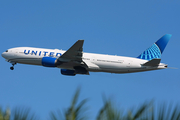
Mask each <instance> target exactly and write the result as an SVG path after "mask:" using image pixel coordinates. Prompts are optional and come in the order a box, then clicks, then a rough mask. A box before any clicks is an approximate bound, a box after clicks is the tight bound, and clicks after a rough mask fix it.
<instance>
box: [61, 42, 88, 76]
mask: <svg viewBox="0 0 180 120" xmlns="http://www.w3.org/2000/svg"><path fill="white" fill-rule="evenodd" d="M83 43H84V40H78V41H77V42H76V43H75V44H74V45H73V46H72V47H71V48H69V49H68V50H67V51H66V52H65V53H64V54H63V55H61V56H60V57H59V58H58V61H59V62H60V64H70V65H71V66H72V67H73V68H74V69H75V72H76V74H87V75H89V71H87V70H86V68H87V65H86V63H85V62H83V60H82V56H83Z"/></svg>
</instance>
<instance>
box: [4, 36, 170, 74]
mask: <svg viewBox="0 0 180 120" xmlns="http://www.w3.org/2000/svg"><path fill="white" fill-rule="evenodd" d="M171 36H172V35H171V34H166V35H164V36H163V37H161V38H160V39H159V40H158V41H157V42H155V43H154V44H153V45H152V46H151V47H149V48H148V49H147V50H145V51H144V52H143V53H142V54H140V55H139V56H138V57H136V58H134V57H124V56H114V55H104V54H94V53H86V52H83V43H84V40H78V41H77V42H76V43H75V44H74V45H73V46H72V47H70V48H69V49H68V50H67V51H64V50H59V49H43V48H34V47H16V48H11V49H8V50H6V51H5V52H3V53H2V57H4V58H5V59H6V61H7V62H9V63H11V64H12V67H10V69H11V70H13V69H14V65H15V64H16V63H22V64H30V65H40V66H44V67H54V68H61V74H63V75H69V76H75V75H76V74H84V75H89V72H108V73H132V72H143V71H150V70H158V69H165V68H167V64H163V63H160V61H161V55H162V53H163V51H164V49H165V47H166V45H167V43H168V42H169V40H170V38H171Z"/></svg>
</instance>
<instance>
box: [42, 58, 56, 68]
mask: <svg viewBox="0 0 180 120" xmlns="http://www.w3.org/2000/svg"><path fill="white" fill-rule="evenodd" d="M56 62H57V58H53V57H43V58H42V65H43V66H45V67H56V66H57V65H56Z"/></svg>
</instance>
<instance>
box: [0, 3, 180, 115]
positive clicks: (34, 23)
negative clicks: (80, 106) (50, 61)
mask: <svg viewBox="0 0 180 120" xmlns="http://www.w3.org/2000/svg"><path fill="white" fill-rule="evenodd" d="M179 5H180V1H177V0H174V1H168V0H158V1H157V0H151V1H147V0H146V1H145V0H138V1H134V0H131V1H125V0H113V1H108V0H98V1H97V0H91V1H84V0H76V1H73V0H69V1H65V0H64V1H62V0H54V1H46V0H41V1H40V0H39V1H23V0H22V1H20V0H17V1H0V41H1V47H0V52H1V53H2V52H4V51H5V50H6V49H9V48H13V47H22V46H27V47H40V48H52V49H54V48H58V49H63V50H67V49H68V48H69V47H71V45H73V44H74V43H75V42H76V41H77V40H78V39H84V40H85V42H84V51H85V52H92V53H102V54H111V55H122V56H131V57H137V56H138V55H139V54H140V53H142V52H143V51H144V50H145V49H146V48H148V47H149V46H151V45H152V44H153V43H154V42H155V41H156V40H158V39H159V38H160V37H162V36H163V35H164V34H167V33H168V34H172V38H171V39H170V42H169V44H168V45H167V47H166V49H165V51H164V53H163V55H162V61H161V62H163V63H167V64H168V65H169V66H170V67H176V68H180V64H179V59H180V55H179V51H180V47H179V45H180V41H179V31H180V22H179V21H180V13H179V11H180V8H179ZM10 66H11V64H10V63H8V62H6V61H5V60H4V58H2V57H1V59H0V75H1V77H0V78H1V79H0V95H1V97H0V105H1V106H2V107H3V108H6V107H7V106H9V107H10V108H14V107H15V106H25V107H30V108H31V109H32V111H34V112H35V113H36V114H38V115H39V117H40V118H41V119H47V118H48V117H49V116H48V115H49V112H50V111H56V110H57V109H60V110H64V109H65V108H67V107H68V106H69V105H70V102H71V99H72V96H73V94H74V92H75V90H76V88H77V87H78V86H81V94H80V99H79V100H82V99H84V98H89V101H88V102H87V104H86V105H87V106H88V107H89V116H90V118H91V119H94V118H95V117H96V116H97V113H98V111H99V110H100V108H101V107H102V105H103V100H102V95H103V94H105V95H106V96H107V97H111V98H112V99H113V100H114V101H115V102H116V104H117V107H119V108H125V109H126V108H129V109H130V108H132V107H135V106H137V105H139V104H142V103H144V102H145V101H146V100H152V99H154V100H155V101H156V102H157V103H161V102H173V103H180V102H179V101H180V96H179V91H180V76H179V73H180V70H179V69H166V70H158V71H149V72H143V73H132V74H109V73H90V75H89V76H86V75H77V76H75V77H69V76H63V75H61V74H60V69H57V68H54V69H53V68H46V67H42V66H31V65H23V64H18V65H16V66H15V70H14V71H11V70H10V69H9V67H10Z"/></svg>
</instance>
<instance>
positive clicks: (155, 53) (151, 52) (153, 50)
mask: <svg viewBox="0 0 180 120" xmlns="http://www.w3.org/2000/svg"><path fill="white" fill-rule="evenodd" d="M171 36H172V35H171V34H166V35H164V36H163V37H161V38H160V39H159V40H158V41H157V42H155V43H154V44H153V45H152V46H151V47H149V48H148V49H147V50H145V51H144V52H143V53H142V54H141V55H139V56H138V57H137V58H140V59H145V60H152V59H154V58H161V54H162V53H163V51H164V49H165V47H166V45H167V44H168V42H169V40H170V38H171Z"/></svg>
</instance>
